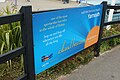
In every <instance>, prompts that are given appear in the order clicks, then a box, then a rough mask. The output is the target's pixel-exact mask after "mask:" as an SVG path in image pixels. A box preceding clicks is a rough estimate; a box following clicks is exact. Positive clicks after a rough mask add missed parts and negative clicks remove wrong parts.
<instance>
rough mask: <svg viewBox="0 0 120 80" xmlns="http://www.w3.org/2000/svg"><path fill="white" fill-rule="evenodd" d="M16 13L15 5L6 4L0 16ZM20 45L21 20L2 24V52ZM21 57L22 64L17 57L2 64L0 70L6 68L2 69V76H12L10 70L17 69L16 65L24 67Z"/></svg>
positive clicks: (0, 36)
mask: <svg viewBox="0 0 120 80" xmlns="http://www.w3.org/2000/svg"><path fill="white" fill-rule="evenodd" d="M15 13H17V9H16V7H15V6H11V7H9V6H6V7H5V8H3V9H2V10H1V11H0V16H4V15H10V14H15ZM20 46H22V40H21V27H20V22H13V23H10V24H4V25H0V54H4V53H6V52H8V51H11V50H13V49H15V48H17V47H20ZM17 58H19V57H17ZM19 59H21V65H19V64H20V63H19V64H18V62H17V61H16V60H17V59H15V60H13V61H12V60H9V61H7V64H5V63H4V64H2V66H0V70H2V69H4V70H2V71H0V78H2V77H4V76H5V77H7V76H10V75H11V74H10V72H13V71H14V70H17V69H13V68H14V67H18V66H21V67H22V66H23V57H21V58H19ZM14 64H16V65H14ZM21 67H19V69H21ZM12 69H13V70H12ZM19 69H18V71H20V72H19V73H21V70H19ZM18 71H16V72H18ZM14 72H15V71H14ZM17 74H18V73H17ZM17 74H14V75H17ZM12 80H13V79H12Z"/></svg>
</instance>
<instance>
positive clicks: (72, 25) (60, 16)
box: [32, 5, 102, 74]
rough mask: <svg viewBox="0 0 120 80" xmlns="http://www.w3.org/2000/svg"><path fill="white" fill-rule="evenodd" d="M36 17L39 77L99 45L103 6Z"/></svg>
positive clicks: (36, 58) (34, 33) (35, 48)
mask: <svg viewBox="0 0 120 80" xmlns="http://www.w3.org/2000/svg"><path fill="white" fill-rule="evenodd" d="M32 16H33V41H34V61H35V73H36V74H39V73H40V72H42V71H44V70H46V69H48V68H50V67H51V66H53V65H55V64H57V63H59V62H61V61H63V60H65V59H66V58H68V57H70V56H72V55H74V54H76V53H78V52H79V51H81V50H83V49H85V48H87V47H89V46H91V45H93V44H95V43H96V42H97V41H98V35H99V29H100V23H101V16H102V5H96V6H88V7H82V8H70V9H64V10H57V11H50V12H42V13H35V14H33V15H32Z"/></svg>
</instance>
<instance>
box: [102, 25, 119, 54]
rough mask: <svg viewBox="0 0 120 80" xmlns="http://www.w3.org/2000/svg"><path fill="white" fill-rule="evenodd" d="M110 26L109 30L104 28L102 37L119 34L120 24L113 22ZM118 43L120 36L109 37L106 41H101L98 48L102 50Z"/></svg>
mask: <svg viewBox="0 0 120 80" xmlns="http://www.w3.org/2000/svg"><path fill="white" fill-rule="evenodd" d="M111 27H112V28H111V29H110V30H106V29H104V32H103V37H108V36H112V35H116V34H120V24H115V25H112V26H111ZM119 44H120V38H115V39H110V40H108V41H105V42H102V44H101V47H100V50H101V52H104V51H106V50H109V49H111V48H112V47H114V46H116V45H119Z"/></svg>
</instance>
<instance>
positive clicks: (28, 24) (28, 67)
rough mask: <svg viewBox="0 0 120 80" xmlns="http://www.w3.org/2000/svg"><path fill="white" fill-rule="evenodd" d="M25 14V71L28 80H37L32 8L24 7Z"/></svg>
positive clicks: (22, 26)
mask: <svg viewBox="0 0 120 80" xmlns="http://www.w3.org/2000/svg"><path fill="white" fill-rule="evenodd" d="M20 12H21V13H22V14H23V20H22V21H21V29H22V30H21V31H22V42H23V46H25V53H24V54H23V57H24V71H25V74H27V79H28V80H35V70H34V69H35V68H34V51H33V31H32V7H31V6H23V7H22V8H21V10H20Z"/></svg>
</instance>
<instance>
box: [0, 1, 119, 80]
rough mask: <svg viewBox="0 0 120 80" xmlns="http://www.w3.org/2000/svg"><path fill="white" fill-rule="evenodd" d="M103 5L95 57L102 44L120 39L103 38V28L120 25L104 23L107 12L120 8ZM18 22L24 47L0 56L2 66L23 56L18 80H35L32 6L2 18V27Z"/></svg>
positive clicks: (113, 22)
mask: <svg viewBox="0 0 120 80" xmlns="http://www.w3.org/2000/svg"><path fill="white" fill-rule="evenodd" d="M102 4H103V14H102V21H101V27H100V33H99V40H98V42H97V43H96V44H95V51H96V52H97V54H96V55H95V56H99V52H100V44H101V42H102V41H106V40H109V39H112V38H119V37H120V34H119V35H113V36H109V37H106V38H102V33H103V28H104V27H103V26H106V25H111V24H116V23H120V20H119V21H112V22H106V23H104V22H105V12H106V10H107V9H120V6H110V5H107V2H103V3H102ZM16 21H20V23H21V29H22V44H23V46H22V47H19V48H17V49H15V50H12V51H9V52H7V53H4V54H2V55H0V64H2V63H4V62H6V61H8V60H11V59H13V58H15V57H17V56H19V55H21V54H23V57H24V75H22V76H20V77H19V78H18V80H35V68H34V52H33V47H34V46H33V34H32V33H33V32H32V8H31V6H24V7H22V8H21V10H20V13H19V14H15V15H9V16H1V17H0V25H3V24H9V23H12V22H16Z"/></svg>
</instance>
